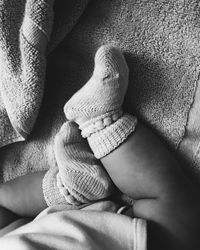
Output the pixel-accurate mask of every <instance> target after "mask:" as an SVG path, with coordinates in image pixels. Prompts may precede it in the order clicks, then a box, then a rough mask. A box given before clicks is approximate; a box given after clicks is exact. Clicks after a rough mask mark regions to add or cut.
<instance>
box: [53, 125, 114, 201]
mask: <svg viewBox="0 0 200 250" xmlns="http://www.w3.org/2000/svg"><path fill="white" fill-rule="evenodd" d="M55 158H56V162H57V165H58V169H59V173H58V174H57V186H58V188H59V190H60V194H61V195H62V196H64V197H65V200H66V202H67V203H68V204H73V205H80V204H82V203H89V202H91V201H94V200H99V199H102V198H105V197H107V196H108V195H110V194H111V192H112V191H113V183H112V181H111V179H110V178H109V176H108V174H107V173H106V171H105V170H104V168H103V166H102V165H101V163H100V162H99V161H98V160H97V159H96V158H95V157H94V155H93V154H92V152H91V150H90V148H89V146H88V143H87V141H86V140H85V139H83V138H82V136H81V133H80V130H79V129H78V127H77V125H76V124H75V123H73V122H66V123H64V124H63V126H62V127H61V129H60V131H59V133H58V134H57V135H56V138H55Z"/></svg>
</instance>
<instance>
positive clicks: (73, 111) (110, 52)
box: [65, 45, 200, 249]
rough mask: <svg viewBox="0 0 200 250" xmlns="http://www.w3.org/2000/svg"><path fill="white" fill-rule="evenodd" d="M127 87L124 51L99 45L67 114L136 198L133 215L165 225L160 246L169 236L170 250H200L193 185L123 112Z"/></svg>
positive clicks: (115, 179)
mask: <svg viewBox="0 0 200 250" xmlns="http://www.w3.org/2000/svg"><path fill="white" fill-rule="evenodd" d="M127 86H128V67H127V65H126V62H125V59H124V57H123V55H122V53H121V52H120V51H119V50H118V49H116V48H114V47H112V46H109V45H108V46H102V47H101V48H100V49H99V50H98V51H97V53H96V55H95V67H94V72H93V75H92V77H91V78H90V80H89V81H88V82H87V83H86V85H85V86H84V87H83V88H82V89H80V90H79V91H78V92H77V93H76V94H75V95H74V96H72V98H71V99H70V100H69V101H68V102H67V103H66V105H65V115H66V117H67V119H69V120H72V121H74V122H76V123H77V124H78V125H79V128H80V129H81V131H82V132H81V133H82V136H83V137H85V138H87V140H88V143H89V145H90V147H91V149H92V151H93V152H94V155H95V156H96V158H98V159H101V161H102V163H103V165H104V167H105V169H106V170H107V172H108V173H109V175H110V177H111V178H112V180H113V182H114V183H115V185H116V186H117V187H118V188H119V189H120V190H121V191H122V192H124V193H125V194H127V195H129V196H131V197H132V198H133V199H135V200H136V202H135V205H134V214H135V216H138V217H142V218H145V219H148V220H150V221H152V222H154V223H156V226H159V227H161V228H162V229H163V232H164V236H165V237H164V238H165V241H164V245H163V246H166V245H167V243H168V241H166V238H167V237H168V236H169V239H170V240H169V241H170V244H171V245H170V248H169V247H168V249H178V247H177V245H180V248H181V249H184V248H183V245H185V246H186V249H200V248H198V244H199V242H198V237H196V232H198V231H200V230H199V227H200V226H199V224H200V223H199V221H198V218H199V215H200V214H199V211H200V204H199V201H198V199H196V198H195V197H196V188H195V187H194V186H193V184H192V183H191V182H190V181H189V180H188V179H187V178H186V177H185V175H184V174H183V172H182V170H181V167H180V166H179V163H178V161H177V160H176V158H175V157H174V155H173V154H172V153H171V152H170V150H169V149H168V148H167V147H166V145H164V143H163V142H162V141H161V140H160V139H159V138H158V137H157V136H156V135H155V134H154V133H153V132H152V131H151V130H150V129H148V128H147V127H145V126H144V125H142V124H140V123H138V125H137V119H136V117H133V116H131V115H129V114H125V113H124V112H123V111H122V104H123V100H124V96H125V93H126V90H127ZM133 131H134V132H133ZM191 197H192V198H191ZM160 232H161V231H160ZM166 232H167V233H166ZM167 234H168V236H167V237H166V235H167ZM173 242H175V243H173ZM162 243H163V242H162ZM191 246H192V247H191ZM156 247H157V246H156ZM171 247H173V248H171ZM190 247H191V248H190ZM154 249H156V248H154ZM158 249H159V248H158ZM162 249H164V248H162Z"/></svg>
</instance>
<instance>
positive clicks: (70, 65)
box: [0, 0, 200, 181]
mask: <svg viewBox="0 0 200 250" xmlns="http://www.w3.org/2000/svg"><path fill="white" fill-rule="evenodd" d="M1 2H2V3H5V5H4V4H2V3H1V5H0V6H1V12H2V13H4V12H3V11H2V8H5V7H7V6H9V5H11V7H12V9H13V11H16V8H15V6H14V5H15V4H17V3H18V2H19V3H21V6H23V7H24V8H23V9H21V10H23V13H21V12H19V13H18V12H17V13H18V14H17V18H18V26H17V23H16V22H15V21H14V16H16V15H14V14H11V13H10V14H9V13H7V15H8V16H7V18H8V17H9V15H10V16H12V18H10V19H9V20H12V21H13V22H12V23H9V25H12V24H13V23H14V24H15V29H14V30H15V36H14V38H13V39H14V41H16V42H19V37H20V36H19V35H20V34H22V31H23V29H22V28H23V25H24V24H23V22H24V21H25V17H26V12H27V10H26V8H25V6H26V7H27V6H28V3H30V4H34V2H35V1H28V0H27V1H25V0H23V1H22V0H20V1H17V3H13V4H10V2H11V1H8V0H7V1H6V0H4V1H1ZM15 2H16V1H15ZM37 2H38V1H37ZM39 2H41V5H42V6H47V5H46V4H48V10H47V9H45V10H46V11H47V12H48V15H44V17H45V18H46V19H45V20H47V18H50V17H51V16H52V14H51V15H50V14H49V13H52V5H51V4H53V1H48V0H46V1H39ZM66 2H67V3H66ZM72 2H73V3H72ZM25 3H26V4H25ZM50 6H51V7H50ZM45 8H46V7H45ZM29 11H31V10H29ZM53 11H54V26H53V28H52V33H51V36H50V40H49V42H48V39H47V38H48V36H45V39H46V40H45V44H46V46H48V50H47V51H48V57H45V55H46V54H45V52H44V51H45V49H44V48H42V50H41V48H40V45H41V42H39V45H38V46H36V48H35V49H36V50H37V53H39V54H38V57H36V58H37V59H38V58H43V60H44V61H42V60H39V61H40V62H39V65H40V66H42V65H43V66H44V68H42V69H41V68H40V70H41V71H38V72H39V75H38V78H37V81H35V79H34V78H32V77H30V78H31V81H34V84H33V85H34V91H32V92H31V93H30V92H29V91H28V93H29V94H27V92H22V93H23V94H21V97H22V96H23V98H20V99H19V100H20V102H21V101H23V103H22V104H24V103H25V101H26V100H28V99H27V98H32V95H33V96H34V98H35V99H34V98H33V99H31V101H30V103H29V106H28V107H31V108H29V109H28V110H29V111H28V113H26V112H25V113H24V112H23V111H22V110H23V108H22V107H23V105H21V103H18V102H17V101H18V99H17V98H14V94H16V95H17V93H18V92H20V91H21V89H23V88H20V86H23V84H24V81H25V80H26V79H27V78H26V74H25V73H27V75H28V69H29V66H30V64H31V62H30V61H29V60H28V62H27V63H25V62H26V60H25V58H24V57H22V56H19V58H20V60H21V61H20V60H18V59H17V57H16V56H15V58H14V59H13V61H12V62H10V64H11V65H12V63H14V64H13V65H12V67H11V70H12V69H16V75H14V77H13V78H11V79H10V81H11V84H10V83H9V84H8V82H7V81H3V82H4V83H3V84H2V82H1V86H8V85H9V88H11V87H12V90H13V88H14V89H15V91H14V92H13V96H12V98H13V99H12V102H7V100H8V99H9V98H8V97H9V95H10V91H9V92H8V93H7V95H6V94H5V93H4V92H2V90H1V89H0V90H1V107H2V109H1V111H2V112H1V117H5V121H7V124H8V123H9V122H10V123H11V124H12V127H14V129H15V131H17V132H15V133H17V136H20V137H19V138H21V139H22V137H23V138H26V135H27V134H28V133H30V132H31V130H32V128H33V125H34V123H35V126H34V128H33V130H32V132H31V133H30V136H29V137H27V141H25V142H21V143H14V144H11V145H9V146H6V147H3V148H1V150H0V162H1V168H2V169H1V181H5V180H8V179H11V178H14V177H15V176H18V175H22V174H25V173H27V172H30V171H38V170H41V169H48V168H49V167H53V166H54V164H55V162H54V158H53V149H52V148H53V146H52V145H53V138H54V136H55V134H56V133H57V131H58V130H59V128H60V126H61V125H62V123H63V121H64V115H63V111H62V109H63V106H64V104H65V103H66V101H67V100H68V99H69V98H70V97H71V95H72V94H73V93H74V92H75V91H77V90H78V89H79V88H80V87H81V86H82V85H84V84H85V82H86V81H87V80H88V79H89V77H90V74H91V73H92V69H93V57H94V53H95V51H96V50H97V48H98V47H99V46H100V45H102V44H106V43H112V44H115V45H117V46H119V47H120V48H121V49H122V51H123V52H124V53H125V57H126V59H127V62H128V65H129V68H130V81H129V90H128V94H127V96H126V102H125V109H126V110H127V111H129V112H131V113H136V114H137V115H138V116H139V118H140V119H142V120H143V121H144V122H146V123H147V124H148V125H149V126H151V127H152V128H153V129H154V130H155V131H157V133H158V134H159V135H160V136H161V137H162V138H163V139H164V140H166V141H167V143H168V144H169V145H170V146H171V147H172V149H173V150H176V151H177V153H180V156H181V159H184V162H185V163H186V164H185V169H186V170H187V171H188V173H194V174H195V175H196V176H198V175H199V173H200V171H199V136H200V133H199V130H198V129H197V128H198V127H199V124H200V121H199V118H198V113H197V111H198V105H197V104H198V96H199V94H198V93H199V92H200V91H198V83H199V65H200V37H199V33H200V28H199V27H200V26H199V22H200V19H199V11H200V6H199V3H198V1H197V0H187V1H182V0H176V1H174V0H169V1H165V0H161V1H154V0H152V1H146V0H137V1H132V0H128V1H122V0H112V1H106V0H95V1H90V2H89V1H83V0H82V1H64V0H59V1H55V4H54V6H53ZM24 13H25V15H24ZM27 13H28V12H27ZM34 13H36V11H34ZM81 14H82V15H81ZM4 15H5V13H4V14H1V17H0V18H1V20H6V16H4ZM22 17H23V18H22ZM28 19H31V18H28ZM51 21H52V20H51V18H50V19H49V22H50V23H51ZM30 22H31V21H30ZM19 24H20V25H19ZM22 24H23V25H22ZM5 25H7V24H6V23H5V22H4V21H1V26H2V27H5ZM30 25H32V22H31V24H30ZM50 26H51V25H50V24H49V28H48V32H49V33H48V34H50V31H51V28H50ZM2 27H1V34H0V36H1V40H2V39H3V38H2V37H3V34H5V30H4V29H3V28H2ZM37 27H39V26H37ZM45 27H46V26H45ZM9 30H10V29H9ZM3 32H4V33H3ZM29 32H30V29H28V31H27V33H28V34H29ZM38 34H40V35H41V37H44V34H43V32H42V30H40V31H38ZM29 35H30V34H29ZM27 36H28V35H27ZM30 36H31V35H30ZM64 37H65V38H64ZM7 38H8V37H7ZM63 38H64V40H63ZM27 39H28V38H27ZM38 39H40V36H39V37H38ZM1 40H0V41H1ZM7 41H10V40H7ZM61 41H62V43H61ZM47 42H48V44H47ZM58 44H59V46H57V45H58ZM18 45H19V44H18ZM0 46H1V45H0ZM38 47H39V50H38ZM2 48H3V47H2V46H1V50H3V49H2ZM6 48H7V51H9V52H10V53H11V51H12V48H11V47H9V46H7V47H6ZM17 48H18V50H17V52H16V48H15V49H14V50H15V52H16V53H17V55H19V52H20V53H22V50H21V49H22V47H21V45H20V46H18V47H17ZM9 49H10V50H9ZM43 49H44V50H43ZM38 51H40V52H38ZM1 53H2V52H1ZM12 54H13V53H11V54H9V55H12ZM22 54H23V53H22ZM13 55H15V54H13ZM25 55H26V56H28V55H27V53H25ZM25 55H24V56H25ZM39 55H40V57H39ZM3 56H4V57H2V58H5V59H4V61H6V60H7V58H6V56H7V54H5V53H4V54H3ZM2 58H1V60H2ZM23 58H24V60H25V61H23ZM45 59H47V71H46V79H45V87H44V95H43V86H44V80H43V79H44V73H45V72H44V71H43V70H45ZM23 62H24V64H25V65H26V66H27V67H28V68H27V69H26V70H25V71H24V72H21V71H20V70H19V68H20V67H21V64H22V63H23ZM28 63H29V64H28ZM1 67H2V69H3V70H5V69H7V67H6V64H5V65H3V66H1ZM20 69H21V68H20ZM23 69H24V68H23ZM1 71H2V70H1ZM3 75H4V74H3ZM22 76H23V77H24V78H22ZM17 77H19V78H17ZM23 79H24V80H23ZM16 81H17V83H16ZM28 85H29V83H28ZM13 86H15V87H13ZM26 86H27V85H26ZM38 86H39V87H38ZM36 89H37V90H39V91H40V92H39V95H37V94H36V93H37V92H36V91H35V90H36ZM3 93H4V94H3ZM26 95H27V96H26ZM37 98H38V99H37ZM42 98H43V99H42ZM29 100H30V99H29ZM32 100H35V101H32ZM41 100H43V102H42V105H40V104H41ZM7 103H8V104H9V105H10V106H9V105H8V104H7ZM13 103H14V104H13ZM11 104H12V105H16V106H12V105H11ZM36 104H37V105H36ZM6 105H7V106H6ZM25 106H26V105H25ZM21 108H22V109H21ZM13 110H15V111H13ZM19 112H20V114H22V113H23V116H22V117H21V118H19V117H20V116H19ZM38 112H39V116H38V118H37V120H36V117H37V114H38ZM13 114H14V116H13ZM15 116H16V117H17V118H15ZM12 117H14V118H12ZM8 118H9V119H8ZM2 119H4V118H2ZM6 119H7V120H6ZM35 121H36V122H35ZM1 123H2V122H1ZM3 124H4V122H3V123H2V126H3ZM11 124H10V125H9V126H8V128H9V129H8V130H9V131H11V134H12V133H13V130H12V127H11ZM5 127H6V126H5ZM10 129H11V130H10ZM3 131H4V132H3V133H2V135H1V136H2V138H3V137H4V136H5V129H4V130H3ZM21 132H25V133H21ZM9 133H10V132H9ZM15 135H16V134H15ZM186 160H187V161H186Z"/></svg>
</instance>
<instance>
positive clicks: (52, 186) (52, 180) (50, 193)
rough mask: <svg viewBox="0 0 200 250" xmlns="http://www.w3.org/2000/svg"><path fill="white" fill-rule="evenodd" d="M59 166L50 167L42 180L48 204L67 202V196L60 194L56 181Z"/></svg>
mask: <svg viewBox="0 0 200 250" xmlns="http://www.w3.org/2000/svg"><path fill="white" fill-rule="evenodd" d="M57 173H58V169H57V168H54V167H52V168H50V169H49V170H48V171H47V172H46V174H45V176H44V178H43V181H42V190H43V196H44V199H45V201H46V204H47V206H49V207H50V206H55V205H59V204H63V205H65V204H66V201H65V198H64V197H63V196H62V195H61V194H60V192H59V189H58V187H57V183H56V175H57Z"/></svg>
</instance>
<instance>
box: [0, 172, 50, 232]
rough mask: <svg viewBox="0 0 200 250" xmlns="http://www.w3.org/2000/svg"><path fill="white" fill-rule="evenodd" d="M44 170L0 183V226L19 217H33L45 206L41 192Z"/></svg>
mask: <svg viewBox="0 0 200 250" xmlns="http://www.w3.org/2000/svg"><path fill="white" fill-rule="evenodd" d="M44 174H45V171H41V172H37V173H31V174H27V175H24V176H21V177H18V178H16V179H14V180H11V181H8V182H6V183H4V184H1V185H0V228H2V227H4V226H6V224H7V225H8V224H9V223H11V222H12V221H14V220H16V219H17V218H19V216H21V217H34V216H36V215H37V214H38V213H39V212H41V211H42V210H43V209H45V208H46V207H47V205H46V202H45V200H44V198H43V193H42V179H43V177H44Z"/></svg>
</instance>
